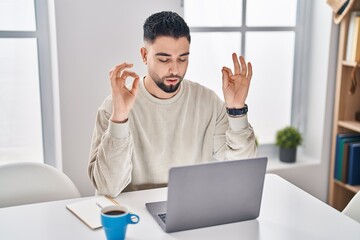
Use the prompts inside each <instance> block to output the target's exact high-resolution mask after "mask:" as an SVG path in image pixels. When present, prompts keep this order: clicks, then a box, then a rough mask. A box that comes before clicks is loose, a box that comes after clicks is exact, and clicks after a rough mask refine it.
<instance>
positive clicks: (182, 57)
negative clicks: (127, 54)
mask: <svg viewBox="0 0 360 240" xmlns="http://www.w3.org/2000/svg"><path fill="white" fill-rule="evenodd" d="M189 48H190V43H189V41H188V40H187V38H186V37H181V38H178V39H175V38H172V37H164V36H161V37H158V38H156V39H155V41H154V42H153V43H146V44H145V51H146V55H145V57H144V58H146V63H147V66H148V73H149V76H150V77H151V79H152V80H153V81H154V82H155V83H156V85H157V86H158V87H159V88H160V89H161V90H163V91H164V92H166V93H173V92H176V91H177V89H178V88H179V86H180V83H181V81H182V80H183V79H184V76H185V73H186V70H187V66H188V63H189V61H188V58H189Z"/></svg>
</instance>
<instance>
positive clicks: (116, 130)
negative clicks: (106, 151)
mask: <svg viewBox="0 0 360 240" xmlns="http://www.w3.org/2000/svg"><path fill="white" fill-rule="evenodd" d="M108 129H109V136H110V137H111V138H127V137H129V135H130V131H129V121H126V122H124V123H114V122H112V121H111V120H110V121H109V128H108Z"/></svg>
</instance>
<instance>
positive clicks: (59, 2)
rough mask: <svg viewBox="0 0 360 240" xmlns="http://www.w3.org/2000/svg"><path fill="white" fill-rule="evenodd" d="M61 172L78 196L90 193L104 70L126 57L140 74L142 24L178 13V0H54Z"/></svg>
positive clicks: (104, 87)
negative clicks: (163, 13) (164, 12)
mask: <svg viewBox="0 0 360 240" xmlns="http://www.w3.org/2000/svg"><path fill="white" fill-rule="evenodd" d="M54 5H55V21H56V35H57V54H58V74H59V91H60V114H61V136H62V158H63V164H62V165H63V171H64V172H65V173H66V174H67V175H68V176H69V177H70V178H71V179H72V180H73V181H74V182H75V184H76V185H77V187H78V188H79V190H80V192H81V194H82V195H83V196H86V195H92V194H94V188H93V187H92V185H91V184H90V181H89V178H88V175H87V165H88V158H89V151H90V142H91V136H92V131H93V128H94V123H95V115H96V110H97V108H98V107H99V106H100V104H101V103H102V101H103V100H104V98H105V97H106V96H107V95H109V94H110V85H109V80H108V72H109V70H110V69H111V68H112V66H113V65H115V64H118V63H121V62H124V61H127V62H132V63H134V64H135V66H134V70H135V71H136V72H137V73H138V74H139V75H143V74H144V73H145V68H144V67H143V63H142V62H141V58H140V47H141V44H142V25H143V23H144V21H145V19H146V18H147V17H148V16H149V15H151V14H152V13H155V12H158V11H160V10H172V11H176V12H178V13H180V14H182V11H183V10H182V8H181V6H180V0H173V1H169V0H151V1H148V0H134V1H120V0H102V1H88V0H77V1H72V0H55V4H54Z"/></svg>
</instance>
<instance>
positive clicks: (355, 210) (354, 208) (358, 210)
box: [342, 191, 360, 223]
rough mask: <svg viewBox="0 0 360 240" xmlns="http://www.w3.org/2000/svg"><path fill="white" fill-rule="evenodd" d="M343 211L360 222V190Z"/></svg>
mask: <svg viewBox="0 0 360 240" xmlns="http://www.w3.org/2000/svg"><path fill="white" fill-rule="evenodd" d="M342 212H343V213H344V214H346V215H347V216H349V217H351V218H352V219H354V220H355V221H358V222H359V223H360V191H359V192H357V193H356V194H355V196H354V197H353V198H352V199H351V200H350V202H349V203H348V204H347V205H346V207H345V208H344V210H343V211H342Z"/></svg>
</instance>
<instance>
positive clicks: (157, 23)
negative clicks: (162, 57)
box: [143, 11, 191, 43]
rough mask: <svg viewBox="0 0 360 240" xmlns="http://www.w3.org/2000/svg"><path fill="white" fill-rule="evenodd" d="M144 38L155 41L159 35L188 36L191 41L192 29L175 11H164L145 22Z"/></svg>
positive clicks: (151, 41)
mask: <svg viewBox="0 0 360 240" xmlns="http://www.w3.org/2000/svg"><path fill="white" fill-rule="evenodd" d="M143 28H144V40H145V41H149V42H150V43H153V42H154V41H155V39H156V38H157V37H160V36H167V37H173V38H180V37H186V38H187V40H188V41H189V43H190V39H191V38H190V29H189V27H188V25H187V24H186V22H185V21H184V19H183V18H182V17H180V16H179V15H178V14H177V13H175V12H170V11H163V12H158V13H155V14H153V15H151V16H150V17H148V18H147V19H146V21H145V23H144V26H143Z"/></svg>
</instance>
